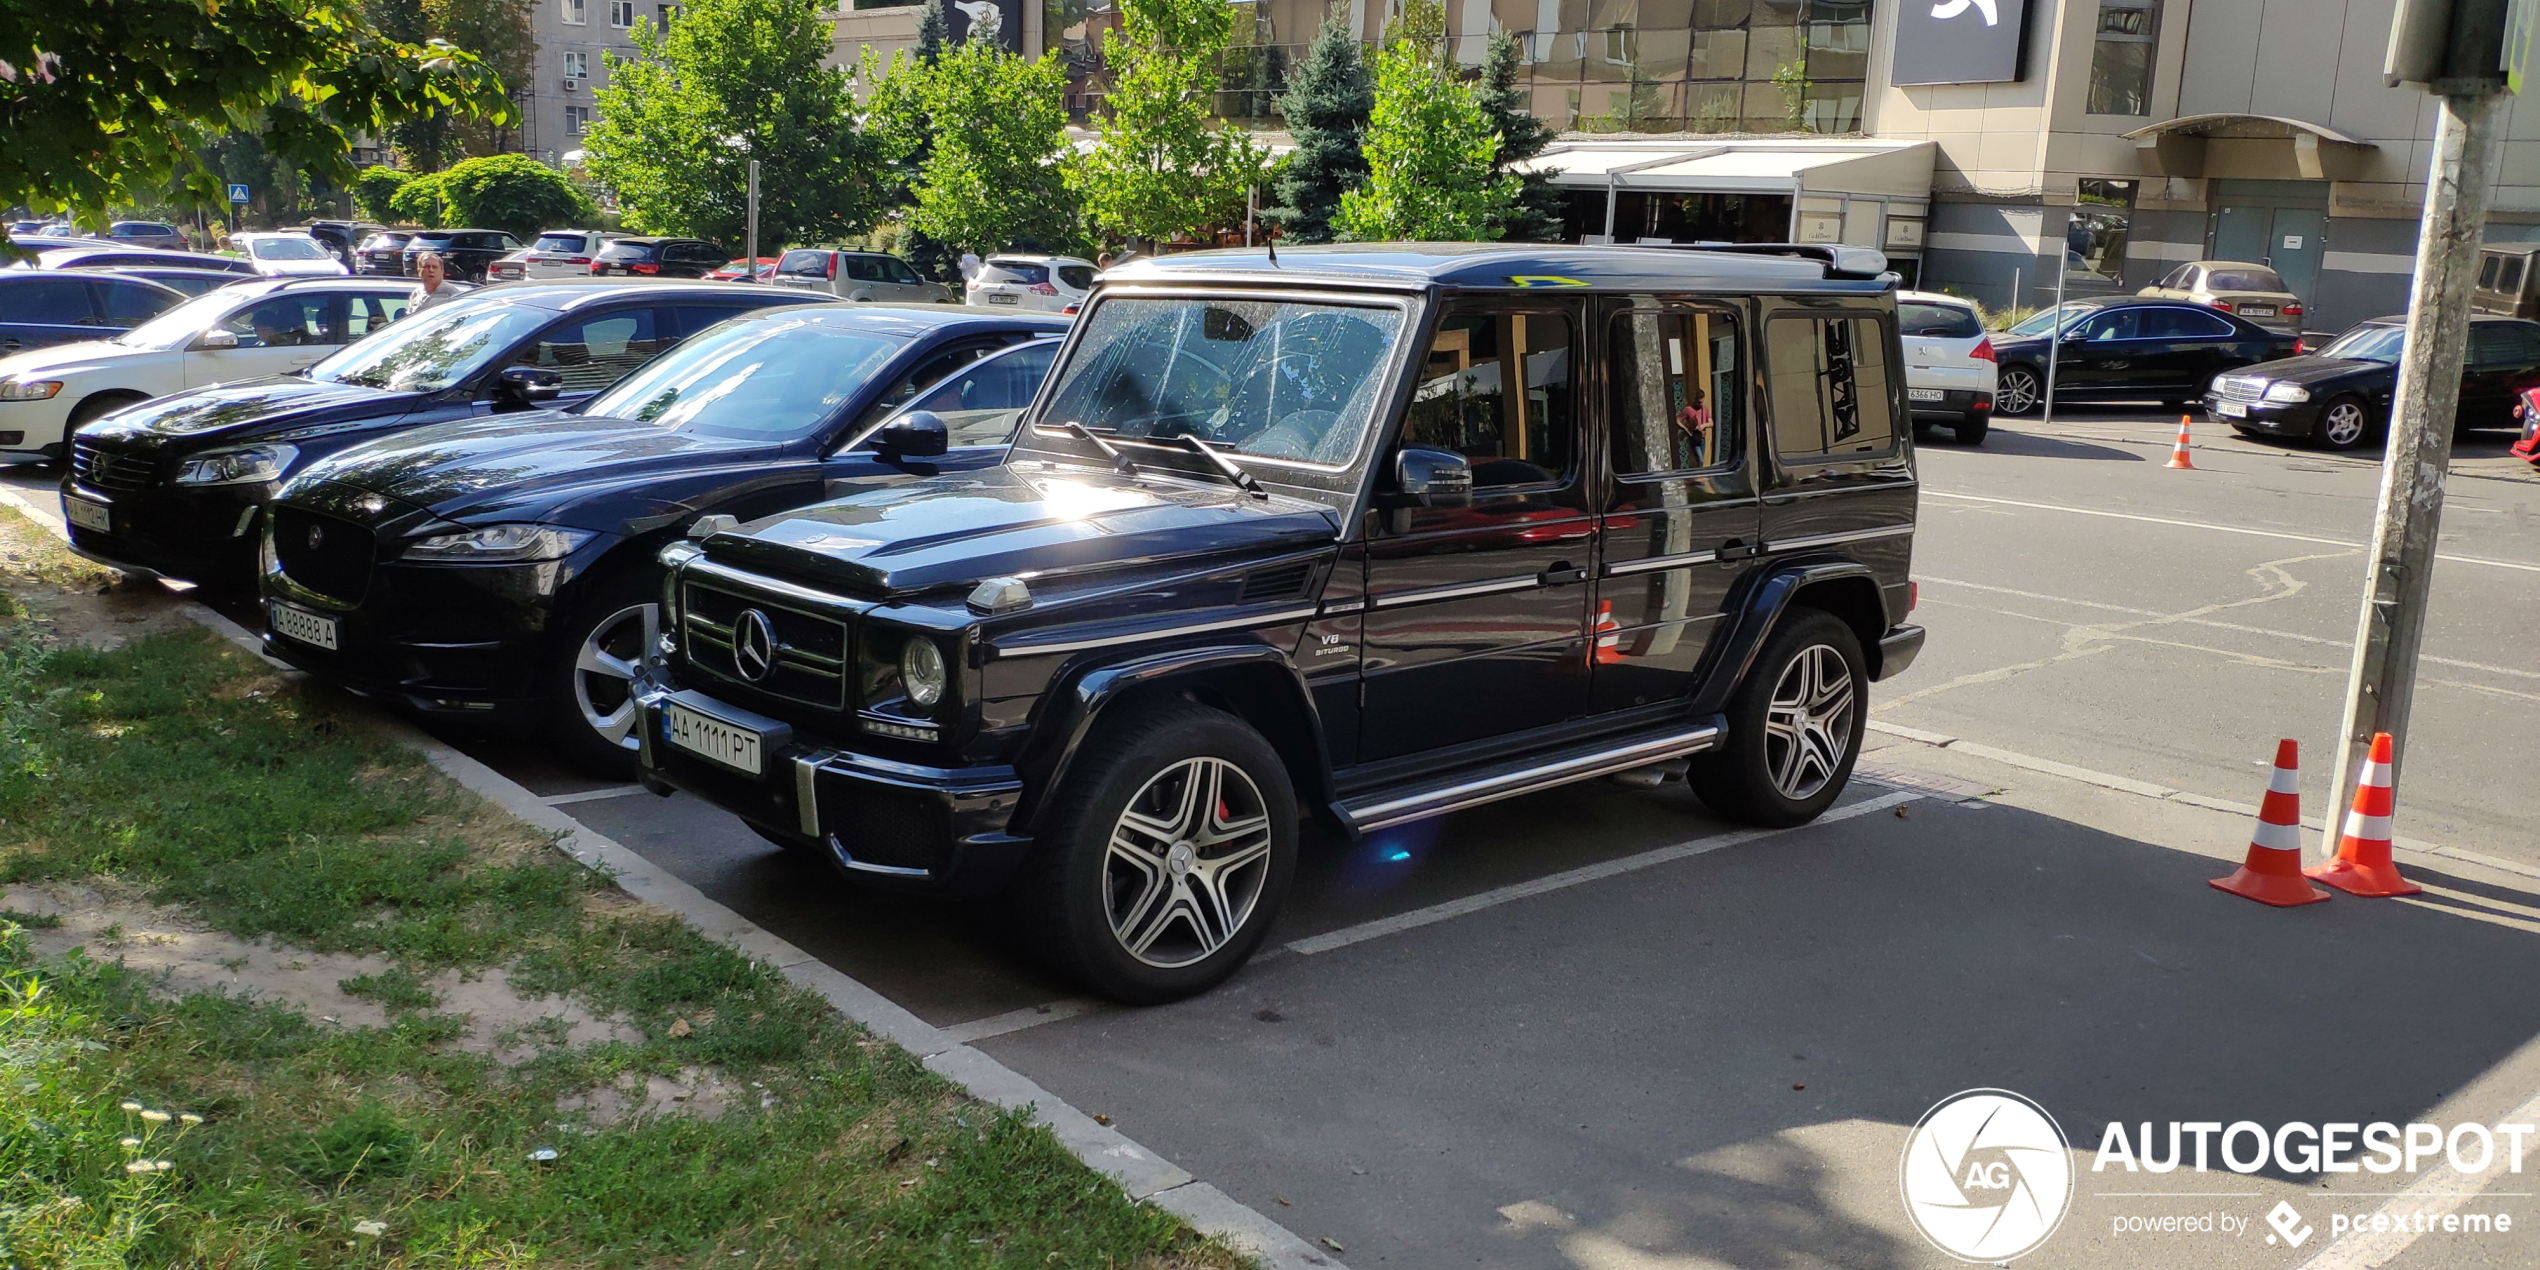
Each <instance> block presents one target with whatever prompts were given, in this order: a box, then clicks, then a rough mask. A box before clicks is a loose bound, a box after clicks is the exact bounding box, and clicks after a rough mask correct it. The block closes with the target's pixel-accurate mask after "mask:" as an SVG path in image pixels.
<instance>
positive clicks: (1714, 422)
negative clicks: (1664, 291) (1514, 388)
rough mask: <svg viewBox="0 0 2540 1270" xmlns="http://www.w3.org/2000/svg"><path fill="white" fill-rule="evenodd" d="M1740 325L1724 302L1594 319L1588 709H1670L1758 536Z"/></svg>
mask: <svg viewBox="0 0 2540 1270" xmlns="http://www.w3.org/2000/svg"><path fill="white" fill-rule="evenodd" d="M1745 325H1746V324H1745V323H1744V322H1743V321H1741V320H1740V318H1739V316H1738V314H1737V312H1736V311H1735V310H1734V309H1731V308H1729V307H1727V306H1725V305H1720V304H1712V303H1704V302H1701V301H1698V300H1691V299H1671V298H1664V297H1636V298H1634V299H1632V300H1630V301H1628V302H1625V304H1624V305H1622V306H1617V307H1616V308H1614V309H1613V310H1611V311H1610V312H1609V314H1608V316H1607V318H1606V322H1605V352H1604V361H1605V365H1606V380H1605V382H1606V388H1605V419H1606V429H1605V440H1606V445H1605V451H1606V455H1607V461H1608V465H1609V470H1610V472H1611V481H1610V484H1609V486H1608V488H1607V491H1606V494H1605V498H1604V506H1603V509H1602V512H1601V514H1600V531H1601V537H1602V543H1603V548H1602V558H1603V564H1602V566H1601V568H1600V569H1599V577H1598V580H1597V591H1596V607H1595V615H1594V618H1593V619H1592V622H1591V625H1592V628H1593V633H1592V645H1591V647H1592V650H1593V651H1592V652H1590V654H1589V664H1590V672H1589V673H1590V680H1591V683H1590V695H1591V705H1590V710H1591V711H1592V712H1594V713H1597V714H1605V713H1610V712H1612V711H1616V710H1628V709H1632V708H1634V707H1639V706H1647V705H1652V704H1656V703H1658V702H1663V701H1669V700H1673V699H1675V698H1677V697H1679V696H1681V695H1683V694H1684V693H1685V691H1687V690H1688V689H1689V688H1690V687H1691V685H1692V681H1693V674H1694V671H1695V670H1696V669H1697V668H1698V667H1699V665H1700V664H1701V660H1702V655H1703V650H1704V649H1706V648H1708V647H1709V646H1710V643H1711V641H1712V640H1713V639H1714V638H1715V637H1716V636H1717V635H1718V633H1719V630H1720V628H1721V626H1722V625H1724V623H1723V621H1722V614H1723V612H1724V611H1725V609H1726V607H1727V604H1728V597H1729V591H1730V587H1731V584H1732V583H1734V582H1735V581H1736V580H1737V577H1738V574H1739V572H1740V571H1741V570H1742V569H1744V568H1745V567H1746V564H1745V561H1746V560H1747V559H1748V558H1749V557H1750V556H1752V555H1753V554H1754V551H1755V544H1756V542H1757V540H1758V538H1759V536H1760V532H1761V528H1762V511H1761V505H1760V503H1759V500H1758V498H1757V491H1756V468H1757V465H1756V463H1755V460H1754V458H1753V457H1752V451H1753V445H1752V438H1753V435H1754V434H1753V429H1752V427H1751V426H1750V422H1749V419H1750V415H1749V412H1748V410H1747V402H1746V393H1745V392H1744V391H1743V390H1744V386H1745V385H1746V384H1747V383H1749V382H1751V380H1752V378H1753V373H1752V372H1751V371H1750V370H1749V369H1748V366H1749V362H1748V360H1747V358H1748V353H1747V345H1746V342H1745V340H1744V338H1743V336H1744V334H1745V331H1744V328H1745Z"/></svg>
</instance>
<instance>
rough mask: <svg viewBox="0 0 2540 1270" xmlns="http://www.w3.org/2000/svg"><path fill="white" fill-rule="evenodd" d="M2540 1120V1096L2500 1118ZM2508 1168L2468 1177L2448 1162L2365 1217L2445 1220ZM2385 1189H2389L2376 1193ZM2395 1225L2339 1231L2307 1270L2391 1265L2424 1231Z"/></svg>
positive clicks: (2328, 1195) (2368, 1268) (2325, 1195)
mask: <svg viewBox="0 0 2540 1270" xmlns="http://www.w3.org/2000/svg"><path fill="white" fill-rule="evenodd" d="M2535 1119H2540V1095H2535V1096H2533V1097H2532V1098H2531V1099H2530V1100H2529V1101H2527V1102H2525V1103H2523V1104H2522V1105H2521V1106H2519V1107H2516V1108H2514V1109H2513V1110H2511V1111H2508V1112H2506V1113H2505V1114H2504V1116H2503V1117H2502V1118H2501V1119H2498V1120H2497V1121H2496V1122H2495V1123H2497V1124H2530V1123H2532V1122H2533V1121H2534V1120H2535ZM2503 1173H2504V1170H2502V1169H2494V1170H2489V1171H2486V1172H2482V1173H2480V1174H2478V1175H2477V1176H2476V1177H2474V1178H2472V1177H2464V1176H2462V1175H2461V1174H2460V1172H2459V1171H2458V1170H2455V1169H2454V1168H2453V1167H2452V1166H2451V1164H2450V1163H2448V1162H2446V1163H2444V1164H2442V1165H2440V1166H2438V1167H2437V1168H2435V1169H2434V1170H2433V1171H2432V1172H2429V1173H2427V1174H2426V1175H2425V1176H2424V1177H2421V1178H2418V1179H2417V1183H2416V1185H2414V1186H2411V1187H2409V1188H2407V1189H2406V1190H2403V1191H2400V1192H2398V1193H2397V1194H2395V1195H2392V1196H2391V1198H2390V1200H2389V1202H2387V1203H2385V1204H2383V1205H2382V1206H2381V1207H2379V1208H2377V1209H2374V1210H2373V1215H2372V1216H2371V1217H2366V1218H2364V1219H2363V1221H2364V1222H2365V1223H2367V1224H2369V1223H2370V1222H2371V1221H2372V1220H2373V1218H2374V1217H2379V1216H2383V1215H2385V1214H2386V1215H2389V1216H2393V1217H2402V1218H2404V1217H2407V1216H2411V1215H2414V1214H2417V1213H2423V1214H2425V1215H2426V1216H2428V1217H2433V1218H2438V1219H2439V1218H2441V1217H2442V1216H2443V1215H2444V1214H2445V1213H2449V1212H2454V1211H2457V1210H2458V1209H2459V1208H2460V1207H2461V1204H2462V1203H2463V1201H2466V1200H2471V1199H2476V1198H2478V1197H2479V1196H2480V1195H2482V1194H2484V1193H2485V1192H2486V1190H2487V1186H2486V1183H2487V1182H2488V1181H2489V1180H2490V1179H2492V1178H2495V1177H2498V1176H2501V1175H2502V1174H2503ZM2465 1184H2466V1185H2465ZM2381 1193H2386V1192H2376V1194H2381ZM2322 1197H2323V1198H2335V1197H2336V1192H2335V1191H2329V1192H2324V1193H2323V1195H2322ZM2497 1197H2498V1198H2503V1197H2504V1193H2503V1192H2499V1193H2498V1196H2497ZM2428 1201H2434V1202H2432V1203H2429V1202H2428ZM2389 1224H2390V1225H2391V1226H2395V1227H2397V1229H2395V1230H2379V1231H2375V1230H2353V1231H2348V1232H2347V1233H2346V1234H2343V1235H2340V1236H2338V1239H2337V1242H2335V1243H2333V1244H2330V1245H2329V1246H2327V1247H2325V1248H2322V1249H2320V1253H2319V1255H2318V1256H2316V1257H2313V1258H2311V1259H2310V1260H2308V1261H2305V1262H2303V1263H2302V1266H2301V1270H2373V1268H2374V1267H2376V1266H2382V1265H2387V1264H2389V1263H2390V1262H2391V1261H2392V1260H2394V1259H2396V1258H2397V1257H2398V1256H2399V1254H2400V1253H2403V1252H2406V1251H2407V1250H2408V1248H2409V1246H2410V1245H2412V1244H2414V1243H2415V1242H2416V1241H2417V1239H2418V1237H2419V1235H2420V1233H2421V1232H2418V1231H2413V1230H2409V1229H2407V1226H2406V1224H2405V1223H2404V1222H2403V1221H2402V1222H2391V1223H2389Z"/></svg>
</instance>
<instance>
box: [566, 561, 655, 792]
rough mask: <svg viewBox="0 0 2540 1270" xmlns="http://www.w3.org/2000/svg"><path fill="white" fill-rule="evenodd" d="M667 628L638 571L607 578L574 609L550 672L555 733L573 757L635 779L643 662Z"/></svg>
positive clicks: (592, 769)
mask: <svg viewBox="0 0 2540 1270" xmlns="http://www.w3.org/2000/svg"><path fill="white" fill-rule="evenodd" d="M660 631H661V606H660V605H658V604H656V603H655V602H654V600H653V597H652V594H651V592H650V590H649V588H647V587H646V586H644V585H643V583H642V582H641V581H640V580H639V579H638V578H637V577H635V576H633V575H625V576H621V577H618V578H614V579H609V580H606V581H604V582H602V583H601V584H600V585H599V586H597V587H595V588H593V590H592V592H591V594H590V595H588V596H586V597H585V598H584V600H583V602H582V604H581V605H580V606H579V607H577V608H576V609H575V610H574V611H573V615H572V617H571V619H570V620H569V621H567V622H566V623H565V629H564V631H563V632H562V634H563V638H562V640H561V641H559V645H560V646H559V647H558V649H557V652H556V654H555V659H554V661H553V662H551V663H550V665H549V667H548V675H547V735H548V739H549V740H550V741H552V742H553V743H554V745H555V746H556V748H557V749H558V750H559V751H561V752H562V753H563V755H564V757H565V760H566V761H567V762H570V763H572V764H573V765H574V766H576V767H579V768H581V769H582V770H584V771H586V772H589V773H591V774H592V775H594V776H603V777H608V778H610V779H614V780H633V779H634V778H635V774H636V770H635V769H636V766H637V763H636V749H637V746H638V745H640V744H641V738H639V737H638V736H637V735H636V733H635V726H636V722H637V713H636V709H635V697H634V678H635V668H636V667H637V666H638V665H640V664H642V662H643V660H644V654H645V652H646V650H648V649H650V648H651V647H652V645H653V641H654V639H656V638H657V637H658V636H659V634H660Z"/></svg>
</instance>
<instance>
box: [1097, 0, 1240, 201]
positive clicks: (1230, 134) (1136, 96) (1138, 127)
mask: <svg viewBox="0 0 2540 1270" xmlns="http://www.w3.org/2000/svg"><path fill="white" fill-rule="evenodd" d="M1120 7H1121V17H1122V19H1123V28H1122V29H1121V30H1118V31H1111V32H1106V33H1105V34H1104V36H1103V57H1104V59H1105V61H1106V62H1108V63H1109V65H1110V66H1111V69H1112V88H1111V94H1110V95H1109V96H1108V97H1106V98H1105V99H1104V105H1105V106H1107V107H1108V108H1109V113H1108V114H1107V115H1105V116H1104V118H1103V120H1102V123H1101V126H1100V135H1099V137H1098V139H1097V140H1096V141H1095V143H1094V149H1093V151H1092V152H1091V153H1089V154H1087V155H1086V156H1085V157H1084V159H1083V160H1082V161H1081V162H1079V163H1077V164H1076V165H1075V166H1074V167H1072V168H1071V169H1070V170H1069V177H1068V179H1069V183H1070V184H1071V185H1072V186H1073V187H1074V188H1075V190H1076V192H1077V195H1078V196H1079V197H1080V198H1082V199H1083V200H1084V203H1085V214H1086V216H1087V218H1088V219H1090V220H1091V221H1092V222H1093V223H1094V224H1095V225H1096V226H1097V227H1099V228H1101V229H1102V230H1105V231H1107V232H1110V233H1115V234H1120V235H1123V236H1126V237H1128V238H1132V239H1137V240H1141V241H1145V242H1150V243H1157V242H1164V241H1167V240H1170V239H1171V238H1172V237H1173V236H1174V235H1176V234H1190V235H1194V236H1197V235H1200V234H1204V233H1207V232H1209V231H1211V230H1213V229H1215V228H1217V227H1218V226H1221V225H1227V224H1232V223H1235V222H1237V221H1240V220H1241V219H1242V218H1243V212H1244V203H1245V196H1246V193H1247V192H1248V191H1250V190H1251V189H1252V187H1253V186H1254V185H1255V184H1256V183H1258V182H1259V181H1260V179H1261V174H1262V171H1263V169H1264V167H1265V166H1266V164H1267V155H1266V153H1265V152H1264V151H1263V150H1261V149H1260V148H1259V147H1257V146H1255V145H1254V144H1253V142H1252V138H1251V135H1250V134H1248V133H1246V132H1245V131H1244V130H1243V129H1241V128H1238V127H1236V126H1235V125H1233V124H1230V123H1225V122H1222V121H1218V120H1215V119H1213V118H1212V117H1211V115H1210V113H1209V110H1210V104H1211V99H1212V97H1213V96H1214V93H1215V89H1216V82H1217V70H1216V63H1217V56H1218V54H1220V53H1221V52H1223V51H1224V50H1225V48H1226V42H1227V39H1228V38H1229V36H1230V35H1231V33H1232V27H1233V17H1232V15H1233V10H1232V9H1231V8H1230V7H1229V6H1228V5H1227V4H1226V3H1225V0H1122V3H1121V6H1120Z"/></svg>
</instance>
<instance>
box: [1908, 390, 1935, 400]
mask: <svg viewBox="0 0 2540 1270" xmlns="http://www.w3.org/2000/svg"><path fill="white" fill-rule="evenodd" d="M1905 399H1906V400H1907V401H1939V400H1941V399H1942V394H1941V391H1940V390H1939V389H1937V388H1908V389H1906V390H1905Z"/></svg>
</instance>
